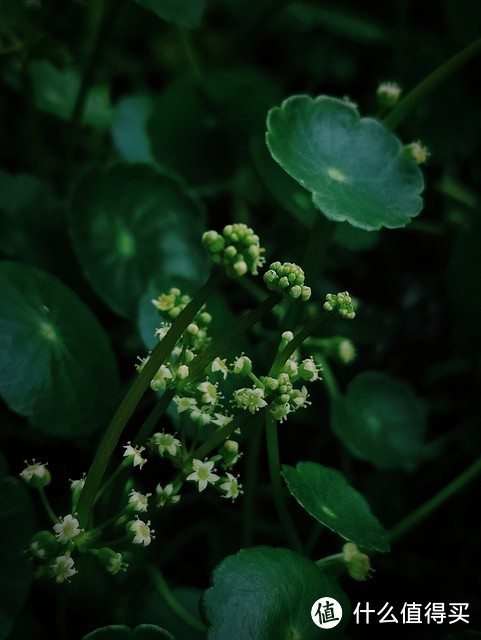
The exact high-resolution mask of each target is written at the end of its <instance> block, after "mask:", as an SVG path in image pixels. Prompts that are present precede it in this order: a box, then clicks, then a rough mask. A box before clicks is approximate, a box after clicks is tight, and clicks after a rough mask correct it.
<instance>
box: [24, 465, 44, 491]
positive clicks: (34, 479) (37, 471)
mask: <svg viewBox="0 0 481 640" xmlns="http://www.w3.org/2000/svg"><path fill="white" fill-rule="evenodd" d="M25 464H27V465H28V466H27V467H26V468H25V469H24V470H23V471H21V472H20V477H21V478H22V480H24V481H25V482H26V483H27V484H28V485H30V486H32V487H35V488H37V489H38V488H40V487H46V486H47V485H48V484H50V480H51V477H50V471H49V470H48V469H47V465H46V464H42V463H41V462H35V460H32V464H28V463H27V461H26V460H25Z"/></svg>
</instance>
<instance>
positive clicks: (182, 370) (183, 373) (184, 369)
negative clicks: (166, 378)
mask: <svg viewBox="0 0 481 640" xmlns="http://www.w3.org/2000/svg"><path fill="white" fill-rule="evenodd" d="M175 377H176V378H178V379H179V380H185V379H186V378H188V377H189V367H188V366H187V365H186V364H181V365H180V367H179V368H178V369H177V371H176V372H175Z"/></svg>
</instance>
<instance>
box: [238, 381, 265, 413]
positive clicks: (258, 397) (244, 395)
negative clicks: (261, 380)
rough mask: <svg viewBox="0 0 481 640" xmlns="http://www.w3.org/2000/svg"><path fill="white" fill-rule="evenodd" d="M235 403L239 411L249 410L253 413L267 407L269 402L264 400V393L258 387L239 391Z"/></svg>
mask: <svg viewBox="0 0 481 640" xmlns="http://www.w3.org/2000/svg"><path fill="white" fill-rule="evenodd" d="M234 402H235V403H236V404H237V406H238V407H239V409H244V410H249V411H250V412H251V413H255V412H256V411H259V409H262V408H263V407H266V406H267V402H266V401H265V400H264V391H263V390H262V389H259V388H258V387H254V388H253V389H247V388H244V389H237V391H235V392H234Z"/></svg>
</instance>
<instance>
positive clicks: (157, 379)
mask: <svg viewBox="0 0 481 640" xmlns="http://www.w3.org/2000/svg"><path fill="white" fill-rule="evenodd" d="M172 378H173V375H172V371H171V370H170V369H169V367H167V366H166V365H165V364H162V365H160V367H159V369H158V371H157V373H156V374H155V376H154V377H153V378H152V380H151V381H150V387H151V389H152V390H153V391H164V390H165V389H166V388H167V381H168V380H172Z"/></svg>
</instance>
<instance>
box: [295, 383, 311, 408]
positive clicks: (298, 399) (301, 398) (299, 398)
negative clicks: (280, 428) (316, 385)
mask: <svg viewBox="0 0 481 640" xmlns="http://www.w3.org/2000/svg"><path fill="white" fill-rule="evenodd" d="M307 398H308V393H307V389H306V387H302V389H300V390H299V389H294V390H293V391H292V392H291V405H293V406H294V410H296V409H303V408H304V407H307V406H308V405H309V404H311V403H310V402H309V400H308V399H307Z"/></svg>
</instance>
